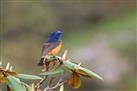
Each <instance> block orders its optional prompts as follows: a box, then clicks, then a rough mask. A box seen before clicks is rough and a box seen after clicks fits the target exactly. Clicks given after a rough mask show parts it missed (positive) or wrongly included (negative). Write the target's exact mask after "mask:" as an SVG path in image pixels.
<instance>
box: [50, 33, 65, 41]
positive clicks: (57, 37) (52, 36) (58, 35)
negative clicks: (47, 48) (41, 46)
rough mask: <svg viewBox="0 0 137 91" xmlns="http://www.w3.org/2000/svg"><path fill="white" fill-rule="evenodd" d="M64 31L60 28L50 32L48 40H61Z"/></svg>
mask: <svg viewBox="0 0 137 91" xmlns="http://www.w3.org/2000/svg"><path fill="white" fill-rule="evenodd" d="M62 33H63V32H61V31H60V30H56V31H54V32H52V33H51V34H50V36H49V37H48V42H56V41H59V40H61V36H62Z"/></svg>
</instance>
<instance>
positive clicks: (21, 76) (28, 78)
mask: <svg viewBox="0 0 137 91" xmlns="http://www.w3.org/2000/svg"><path fill="white" fill-rule="evenodd" d="M17 77H19V78H22V79H26V80H40V79H42V78H41V77H39V76H35V75H28V74H17Z"/></svg>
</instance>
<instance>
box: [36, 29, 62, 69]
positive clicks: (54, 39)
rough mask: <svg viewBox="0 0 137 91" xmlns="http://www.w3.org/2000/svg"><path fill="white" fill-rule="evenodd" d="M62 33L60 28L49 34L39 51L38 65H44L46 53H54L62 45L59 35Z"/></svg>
mask: <svg viewBox="0 0 137 91" xmlns="http://www.w3.org/2000/svg"><path fill="white" fill-rule="evenodd" d="M62 33H63V32H61V31H60V30H56V31H54V32H52V33H51V34H50V36H49V37H48V40H47V42H46V43H44V44H43V47H42V51H41V59H40V61H39V63H38V65H39V66H43V65H44V60H45V56H47V55H53V56H54V55H56V54H57V53H58V52H59V51H60V49H61V47H62V40H61V36H62Z"/></svg>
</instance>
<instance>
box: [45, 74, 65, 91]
mask: <svg viewBox="0 0 137 91" xmlns="http://www.w3.org/2000/svg"><path fill="white" fill-rule="evenodd" d="M62 76H63V74H61V76H60V79H59V81H58V82H57V84H56V85H55V86H53V87H50V86H47V87H46V88H45V89H44V90H43V91H52V90H53V89H56V88H58V87H60V86H61V85H63V84H64V83H65V82H67V81H66V80H65V81H63V79H62Z"/></svg>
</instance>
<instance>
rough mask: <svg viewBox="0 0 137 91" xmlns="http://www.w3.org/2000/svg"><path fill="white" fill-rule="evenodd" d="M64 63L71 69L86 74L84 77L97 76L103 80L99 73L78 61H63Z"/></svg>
mask: <svg viewBox="0 0 137 91" xmlns="http://www.w3.org/2000/svg"><path fill="white" fill-rule="evenodd" d="M63 64H64V65H65V66H66V67H67V68H68V69H70V70H75V71H76V72H77V73H79V74H80V75H82V76H84V77H86V76H87V77H95V78H98V79H100V80H103V78H102V77H100V76H99V75H98V74H96V73H94V72H93V71H91V70H89V69H87V68H84V67H82V66H80V65H78V64H76V63H73V62H70V61H63Z"/></svg>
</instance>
